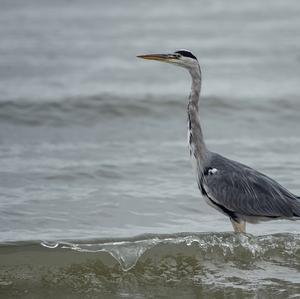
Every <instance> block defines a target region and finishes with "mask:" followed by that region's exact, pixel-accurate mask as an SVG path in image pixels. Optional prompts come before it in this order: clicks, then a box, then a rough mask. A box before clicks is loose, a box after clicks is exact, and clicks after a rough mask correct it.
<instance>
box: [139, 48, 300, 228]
mask: <svg viewBox="0 0 300 299" xmlns="http://www.w3.org/2000/svg"><path fill="white" fill-rule="evenodd" d="M139 57H141V58H144V59H150V60H159V61H164V62H168V63H173V64H176V65H179V66H182V67H184V68H186V69H188V71H189V73H190V75H191V77H192V88H191V94H190V97H189V103H188V108H187V113H188V144H189V152H190V157H191V159H192V164H193V166H194V169H195V172H196V177H197V183H198V186H199V189H200V191H201V193H202V195H203V196H204V198H205V200H206V202H207V203H208V204H209V205H210V206H212V207H214V208H216V209H217V210H218V211H220V212H221V213H223V214H225V215H227V216H229V218H230V220H231V222H232V224H233V227H234V230H235V231H236V232H245V223H246V222H250V223H257V222H259V221H263V220H272V219H296V218H298V217H300V199H299V197H297V196H295V195H294V194H292V193H291V192H289V191H288V190H287V189H285V188H284V187H282V186H281V185H280V184H279V183H277V182H276V181H274V180H273V179H271V178H269V177H268V176H266V175H264V174H262V173H260V172H258V171H256V170H254V169H252V168H250V167H248V166H246V165H243V164H241V163H238V162H236V161H233V160H230V159H227V158H225V157H223V156H221V155H219V154H216V153H213V152H210V151H209V150H208V149H207V147H206V145H205V142H204V138H203V134H202V129H201V124H200V113H199V98H200V92H201V71H200V66H199V63H198V61H197V59H196V57H195V56H194V55H193V54H192V53H191V52H189V51H187V50H180V51H176V52H175V53H173V54H154V55H142V56H139Z"/></svg>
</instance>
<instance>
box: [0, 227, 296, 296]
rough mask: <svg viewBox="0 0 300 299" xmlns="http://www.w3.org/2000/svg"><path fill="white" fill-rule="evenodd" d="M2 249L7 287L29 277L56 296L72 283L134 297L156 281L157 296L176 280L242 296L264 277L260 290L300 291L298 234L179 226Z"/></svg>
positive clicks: (30, 284) (78, 290) (83, 289)
mask: <svg viewBox="0 0 300 299" xmlns="http://www.w3.org/2000/svg"><path fill="white" fill-rule="evenodd" d="M0 256H1V268H0V286H2V288H3V289H2V290H4V291H5V292H7V293H5V292H4V293H3V294H8V292H12V291H13V290H15V289H18V288H20V287H23V288H24V285H25V286H26V287H27V288H35V289H41V288H43V290H44V292H45V290H48V291H49V292H50V293H51V296H52V297H53V294H54V293H55V292H61V290H62V289H64V290H67V289H68V290H69V289H70V288H71V289H72V292H75V294H77V295H78V294H83V293H84V294H89V295H92V294H95V292H100V293H101V294H114V295H116V293H115V292H121V293H122V292H123V293H124V292H128V291H130V292H129V293H130V294H140V295H139V296H140V297H139V296H136V297H135V296H133V295H132V296H130V297H131V298H142V297H143V296H141V292H142V293H143V292H144V291H145V288H146V289H147V288H148V289H149V288H150V289H151V292H152V294H154V295H153V297H151V298H159V296H155V292H158V290H159V292H161V291H162V288H163V289H164V290H166V289H165V288H170V289H168V292H169V291H171V290H173V291H174V287H175V289H176V288H177V287H178V288H179V289H178V291H179V292H182V288H190V287H192V288H195V287H196V288H198V287H199V286H201V290H202V291H203V292H204V294H205V293H206V292H207V295H208V294H210V295H211V297H210V298H214V296H216V297H217V296H218V294H219V292H220V290H222V289H223V288H224V287H226V288H227V290H228V291H229V290H231V291H230V292H231V293H230V292H229V294H231V295H232V296H233V298H243V297H239V295H238V294H239V292H240V291H241V290H244V291H247V292H250V293H251V292H253V291H254V290H256V291H257V285H258V284H259V285H260V292H268V294H273V293H274V292H275V289H276V290H278V288H279V289H280V288H281V289H286V288H288V289H289V292H290V293H292V294H296V293H297V292H298V291H300V275H299V271H300V235H299V234H274V235H266V236H252V235H236V234H233V233H199V234H194V233H181V234H175V235H143V236H139V237H136V238H131V239H114V240H90V241H85V240H79V241H67V242H65V241H61V242H46V241H43V242H41V243H39V242H16V243H7V244H2V245H1V246H0ZM69 291H70V290H69ZM270 292H271V293H270ZM272 292H273V293H272ZM0 294H1V291H0ZM119 295H120V294H119ZM78 296H79V295H78ZM120 297H122V296H116V297H113V296H112V297H109V296H108V295H107V296H104V297H103V298H120ZM167 297H168V296H167ZM5 298H8V297H5ZM44 298H45V297H44ZM74 298H77V297H76V296H74ZM78 298H79V297H78ZM169 298H180V297H176V296H175V297H169ZM191 298H194V297H191ZM199 298H201V297H199ZM204 298H205V296H204ZM245 298H249V297H245ZM276 298H281V297H276ZM282 298H288V297H282Z"/></svg>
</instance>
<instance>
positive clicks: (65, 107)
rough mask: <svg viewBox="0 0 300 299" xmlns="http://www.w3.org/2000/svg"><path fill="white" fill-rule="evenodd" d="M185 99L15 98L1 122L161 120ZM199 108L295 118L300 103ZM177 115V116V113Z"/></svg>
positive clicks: (218, 101) (217, 102)
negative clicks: (140, 118) (148, 118)
mask: <svg viewBox="0 0 300 299" xmlns="http://www.w3.org/2000/svg"><path fill="white" fill-rule="evenodd" d="M186 102H187V100H186V99H183V98H181V97H180V98H179V97H178V96H164V97H159V98H158V97H151V96H145V97H143V98H132V97H131V98H121V97H113V96H110V95H101V96H100V95H99V96H90V97H75V98H62V99H55V100H42V101H39V100H38V99H35V100H28V99H18V100H10V101H0V122H1V123H13V124H22V125H29V126H40V125H50V126H68V125H72V124H81V125H85V124H86V125H88V124H91V123H96V122H99V120H103V119H104V118H108V119H110V118H112V117H113V118H126V117H130V118H132V117H154V118H155V117H161V115H168V116H172V115H174V113H175V114H176V115H180V114H181V113H182V111H185V109H186ZM201 105H203V107H206V108H204V109H206V113H207V114H209V113H211V114H212V115H215V114H216V113H219V115H221V116H222V115H223V114H224V113H226V112H227V111H239V113H242V112H243V111H245V112H246V113H249V112H250V113H251V111H253V112H254V113H253V114H251V115H252V117H255V115H256V114H257V113H258V112H264V113H265V114H268V113H269V114H271V115H274V113H279V114H280V115H288V117H289V119H291V118H293V117H295V119H297V117H298V111H299V110H300V103H299V101H297V100H293V99H291V100H286V99H282V100H274V99H273V100H259V99H256V100H253V99H249V100H242V101H238V100H236V99H227V98H217V97H213V96H211V97H203V99H202V101H201ZM177 112H178V113H177Z"/></svg>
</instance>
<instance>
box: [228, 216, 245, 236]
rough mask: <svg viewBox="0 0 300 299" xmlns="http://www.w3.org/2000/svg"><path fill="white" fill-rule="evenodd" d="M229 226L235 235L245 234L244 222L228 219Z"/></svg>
mask: <svg viewBox="0 0 300 299" xmlns="http://www.w3.org/2000/svg"><path fill="white" fill-rule="evenodd" d="M230 221H231V224H232V226H233V229H234V232H235V233H245V232H246V221H244V220H241V219H239V220H234V219H232V218H230Z"/></svg>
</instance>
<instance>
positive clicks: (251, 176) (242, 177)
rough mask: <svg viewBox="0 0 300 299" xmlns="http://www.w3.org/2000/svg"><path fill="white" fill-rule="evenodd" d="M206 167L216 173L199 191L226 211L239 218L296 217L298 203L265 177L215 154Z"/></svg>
mask: <svg viewBox="0 0 300 299" xmlns="http://www.w3.org/2000/svg"><path fill="white" fill-rule="evenodd" d="M210 167H212V168H216V169H217V172H216V173H215V174H213V175H206V176H205V177H204V179H203V185H204V186H203V187H204V189H205V191H206V192H207V194H208V196H209V197H211V198H212V199H213V200H214V201H216V202H217V203H218V204H219V205H222V206H223V207H225V208H226V209H228V210H230V211H232V212H234V213H237V214H239V215H243V216H255V217H283V218H290V217H294V216H296V215H298V214H297V213H299V211H300V201H299V199H298V198H297V197H296V196H295V195H293V194H292V193H290V192H289V191H288V190H287V189H285V188H284V187H282V186H281V185H280V184H279V183H277V182H276V181H274V180H273V179H271V178H269V177H267V176H266V175H264V174H262V173H260V172H258V171H256V170H254V169H252V168H250V167H248V166H246V165H243V164H241V163H238V162H235V161H232V160H229V159H227V158H225V157H222V156H220V155H218V154H212V158H211V161H210ZM296 210H297V211H296ZM295 211H296V212H295Z"/></svg>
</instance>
